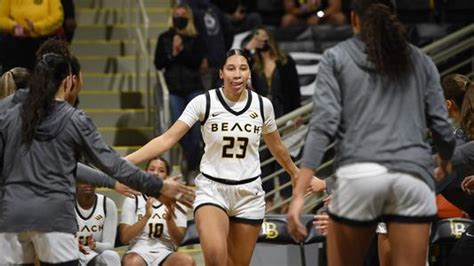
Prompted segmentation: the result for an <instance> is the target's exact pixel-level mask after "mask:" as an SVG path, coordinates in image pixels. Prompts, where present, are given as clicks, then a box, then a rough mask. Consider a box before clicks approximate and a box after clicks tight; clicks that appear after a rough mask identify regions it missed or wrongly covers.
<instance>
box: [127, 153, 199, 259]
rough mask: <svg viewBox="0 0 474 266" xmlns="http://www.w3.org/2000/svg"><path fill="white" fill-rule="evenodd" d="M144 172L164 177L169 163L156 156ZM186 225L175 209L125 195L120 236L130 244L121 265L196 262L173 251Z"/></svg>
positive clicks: (182, 235) (157, 202)
mask: <svg viewBox="0 0 474 266" xmlns="http://www.w3.org/2000/svg"><path fill="white" fill-rule="evenodd" d="M146 171H147V172H148V173H151V174H154V175H155V176H157V178H162V179H166V178H167V177H168V175H169V166H168V162H166V161H165V160H164V159H162V158H155V159H153V160H151V161H149V162H148V165H147V167H146ZM186 225H187V217H186V214H184V213H182V212H181V211H177V210H176V209H174V210H173V213H171V212H170V210H169V209H168V208H167V207H166V206H165V205H164V204H162V203H161V202H159V201H158V200H156V199H155V198H152V197H148V196H147V195H144V194H142V195H139V196H135V199H131V198H126V199H125V201H124V202H123V205H122V214H121V220H120V238H121V241H122V243H129V244H130V246H129V250H128V251H127V253H126V254H125V256H124V257H123V260H122V263H123V265H124V266H128V265H130V266H132V265H133V266H140V265H143V266H146V265H149V266H156V265H164V266H168V265H170V266H171V265H180V266H193V265H195V262H194V259H193V258H192V257H191V256H190V255H189V254H184V253H179V252H175V251H176V247H177V246H179V244H180V243H181V241H182V239H183V237H184V234H185V231H186Z"/></svg>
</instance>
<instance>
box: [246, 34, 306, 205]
mask: <svg viewBox="0 0 474 266" xmlns="http://www.w3.org/2000/svg"><path fill="white" fill-rule="evenodd" d="M245 49H246V50H249V51H254V53H253V56H252V62H253V64H252V87H253V89H254V90H255V91H256V92H257V93H258V94H260V95H262V96H265V97H267V98H269V99H270V100H271V102H272V104H273V108H274V109H275V118H278V117H280V116H282V115H284V114H287V113H289V112H291V111H293V110H295V109H297V108H299V107H300V106H301V95H300V83H299V79H298V73H297V72H296V65H295V62H294V60H293V58H291V56H290V55H288V54H286V53H285V52H283V51H282V50H281V49H280V48H279V47H278V44H277V42H276V41H275V38H274V36H273V34H272V33H271V32H270V31H268V30H267V29H266V28H264V27H258V28H256V29H255V30H254V34H253V35H252V38H251V39H250V41H249V42H248V43H247V44H246V45H245ZM299 120H300V119H297V121H295V122H297V123H300V122H299ZM260 156H261V157H262V159H263V160H265V159H268V158H270V156H271V155H270V153H269V152H268V151H267V150H264V151H262V152H261V154H260ZM279 169H280V166H279V165H278V164H277V163H276V162H273V163H270V164H267V165H265V166H263V167H262V176H267V175H269V174H271V173H273V172H275V171H277V170H279ZM279 178H280V184H284V183H287V182H288V181H289V180H290V177H289V176H288V175H287V174H286V173H283V174H281V175H280V177H279ZM273 188H274V182H273V179H271V180H269V181H267V182H265V183H264V184H263V189H264V190H265V191H266V192H269V191H271V190H273ZM280 195H281V196H282V197H283V198H289V197H290V196H291V187H288V188H286V189H284V190H282V191H281V192H280ZM266 204H267V205H266V206H267V208H271V207H272V205H273V198H271V197H267V198H266ZM286 210H287V206H283V207H282V209H281V212H282V213H286Z"/></svg>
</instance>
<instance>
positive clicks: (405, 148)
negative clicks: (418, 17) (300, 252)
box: [301, 36, 455, 189]
mask: <svg viewBox="0 0 474 266" xmlns="http://www.w3.org/2000/svg"><path fill="white" fill-rule="evenodd" d="M410 49H411V54H410V58H411V61H412V69H410V70H409V71H408V72H407V74H406V75H403V76H401V77H400V78H398V79H396V80H389V79H388V78H386V77H383V76H381V75H379V74H377V73H376V72H375V67H374V65H373V64H371V63H370V62H368V61H367V54H366V53H365V44H364V43H363V42H362V41H361V40H360V39H359V38H358V37H357V36H356V37H353V38H351V39H349V40H346V41H344V42H342V43H339V44H338V45H336V46H335V47H333V48H330V49H328V50H326V51H325V52H324V55H323V59H322V61H321V62H320V64H319V73H318V77H317V81H316V88H315V91H314V95H313V101H314V107H313V108H314V109H313V114H312V117H311V121H310V127H309V131H308V135H307V138H306V143H305V147H304V155H303V160H302V163H301V165H302V166H303V167H308V168H311V169H317V167H318V166H319V164H320V163H321V159H322V156H323V154H324V149H325V148H326V146H327V145H328V144H329V143H330V142H331V141H333V140H335V141H336V156H337V157H336V167H340V166H343V165H347V164H351V163H358V162H375V163H380V164H383V165H385V166H387V167H388V168H389V169H391V170H394V171H401V172H408V173H411V174H414V175H416V176H418V177H421V178H423V180H424V181H425V182H426V183H427V184H428V185H429V186H430V187H431V188H432V189H434V180H433V178H432V173H433V170H434V162H433V159H432V157H431V149H430V146H429V143H428V141H427V128H429V129H431V131H432V135H433V139H434V144H435V146H436V147H437V150H438V152H439V154H440V156H441V157H442V158H444V159H449V158H450V157H451V155H452V153H453V150H454V146H455V138H454V135H453V134H452V132H453V128H452V126H451V124H450V123H449V122H448V115H447V111H446V107H445V104H444V97H443V91H442V89H441V85H440V81H439V74H438V71H437V69H436V67H435V65H434V64H433V62H432V61H431V59H430V58H429V57H428V56H426V55H425V54H423V53H422V52H421V51H420V50H419V49H418V48H416V47H414V46H410Z"/></svg>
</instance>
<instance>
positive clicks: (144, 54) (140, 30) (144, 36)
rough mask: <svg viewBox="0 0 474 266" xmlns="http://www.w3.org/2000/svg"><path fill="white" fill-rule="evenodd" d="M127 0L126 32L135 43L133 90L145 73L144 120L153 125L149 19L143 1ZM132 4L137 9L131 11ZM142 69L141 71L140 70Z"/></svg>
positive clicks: (137, 86)
mask: <svg viewBox="0 0 474 266" xmlns="http://www.w3.org/2000/svg"><path fill="white" fill-rule="evenodd" d="M132 1H134V0H128V4H127V6H128V10H127V11H128V12H127V14H128V19H129V20H128V25H129V28H128V31H129V38H131V39H133V37H136V40H137V43H136V44H135V75H134V76H133V78H134V79H135V80H134V89H135V91H139V90H140V88H141V85H142V84H141V82H140V77H141V75H140V74H141V72H142V70H143V71H144V72H145V76H146V84H144V86H145V90H146V101H145V120H146V123H147V124H148V125H150V124H152V123H153V114H152V106H153V103H152V99H153V95H152V93H153V92H152V89H151V84H152V82H151V62H150V45H149V29H150V18H149V16H148V13H147V11H146V7H145V2H144V1H143V0H135V1H136V2H133V3H132ZM132 4H136V5H138V8H136V9H132V8H131V7H132ZM132 10H135V12H136V14H135V19H136V21H135V24H133V23H131V19H132V12H133V11H132ZM142 68H143V69H142Z"/></svg>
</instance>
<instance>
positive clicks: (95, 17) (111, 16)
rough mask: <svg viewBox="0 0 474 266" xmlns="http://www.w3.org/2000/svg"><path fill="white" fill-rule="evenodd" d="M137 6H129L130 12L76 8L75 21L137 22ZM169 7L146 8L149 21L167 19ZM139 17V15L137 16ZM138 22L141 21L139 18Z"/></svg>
mask: <svg viewBox="0 0 474 266" xmlns="http://www.w3.org/2000/svg"><path fill="white" fill-rule="evenodd" d="M137 10H138V9H137V8H131V9H130V11H131V13H129V12H128V9H127V10H123V9H121V8H107V7H106V8H78V9H76V22H77V23H78V24H79V25H81V24H102V25H113V24H123V23H136V22H137ZM170 10H171V9H170V8H161V7H158V8H147V14H148V19H149V20H150V22H151V23H155V22H165V21H168V19H169V16H170ZM138 17H139V18H140V19H141V18H142V17H141V16H138ZM140 23H143V21H142V20H141V21H140Z"/></svg>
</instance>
